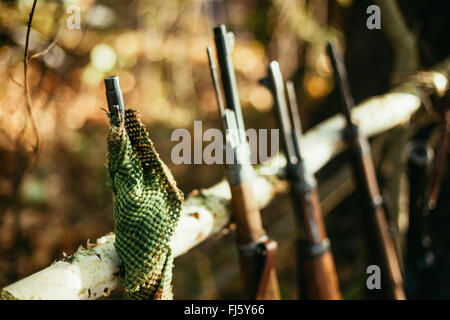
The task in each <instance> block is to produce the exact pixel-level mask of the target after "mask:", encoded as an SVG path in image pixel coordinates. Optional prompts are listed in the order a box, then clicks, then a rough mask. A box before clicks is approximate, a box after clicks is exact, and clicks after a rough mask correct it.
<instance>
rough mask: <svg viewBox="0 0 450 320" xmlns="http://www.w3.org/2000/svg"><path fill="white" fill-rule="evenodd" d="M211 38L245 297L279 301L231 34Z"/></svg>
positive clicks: (218, 31) (272, 250)
mask: <svg viewBox="0 0 450 320" xmlns="http://www.w3.org/2000/svg"><path fill="white" fill-rule="evenodd" d="M214 35H215V37H214V38H215V43H216V50H217V56H218V61H219V64H220V71H221V74H222V86H223V90H224V93H225V101H226V105H227V107H226V108H225V105H224V102H223V100H222V95H221V93H220V88H219V83H218V76H217V72H216V67H215V64H214V61H213V58H212V52H211V48H207V54H208V59H209V65H210V70H211V76H212V79H213V83H214V88H215V91H216V98H217V102H218V105H219V112H220V116H221V120H222V127H223V131H224V133H225V134H226V137H227V139H226V140H227V144H226V146H227V147H226V149H225V151H226V152H225V154H226V155H227V156H226V163H225V173H226V176H227V180H228V183H229V185H230V190H231V208H232V211H233V213H234V220H235V223H236V232H237V243H238V248H239V265H240V270H241V278H242V282H243V287H244V288H243V289H244V298H246V299H256V300H261V299H270V300H278V299H280V293H279V288H278V280H277V277H276V272H275V268H274V260H275V253H276V249H277V243H276V242H275V241H274V240H273V239H270V238H269V237H268V236H267V234H266V232H265V230H264V228H263V224H262V219H261V213H260V211H259V207H258V204H257V202H256V199H255V196H254V193H253V187H252V180H253V177H254V176H255V173H254V171H253V167H252V166H251V164H250V149H249V146H248V142H247V139H246V136H245V127H244V121H243V118H242V111H241V106H240V102H239V96H238V91H237V84H236V77H235V74H234V69H233V63H232V60H231V51H232V49H233V40H232V39H233V38H232V33H228V32H227V31H226V28H225V26H224V25H220V26H218V27H215V28H214ZM229 154H231V155H232V156H233V159H232V161H229V160H230V159H229V157H228V155H229Z"/></svg>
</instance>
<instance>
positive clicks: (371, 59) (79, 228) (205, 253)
mask: <svg viewBox="0 0 450 320" xmlns="http://www.w3.org/2000/svg"><path fill="white" fill-rule="evenodd" d="M32 4H33V1H32V0H1V1H0V287H2V286H4V285H6V284H9V283H11V282H13V281H16V280H18V279H20V278H23V277H25V276H27V275H29V274H31V273H34V272H36V271H38V270H40V269H42V268H44V267H46V266H48V265H49V264H50V263H51V262H52V261H54V260H55V259H58V258H61V257H62V256H63V252H66V253H67V254H71V253H73V252H74V251H75V250H76V249H77V247H78V246H79V245H81V244H86V240H87V239H91V240H92V241H93V240H95V239H97V238H98V237H100V236H102V235H104V234H106V233H108V232H110V231H112V230H113V225H114V221H113V213H112V193H111V190H110V189H109V187H108V185H107V171H106V168H105V161H106V136H107V133H108V126H109V123H108V118H107V117H106V115H105V112H104V111H102V109H101V108H107V107H106V99H105V95H104V85H103V79H104V78H105V77H107V76H110V75H118V76H120V81H121V85H122V89H123V91H124V94H125V101H126V105H127V106H128V107H133V108H137V109H139V110H140V112H141V113H142V118H143V120H144V122H145V123H146V125H147V128H148V129H149V130H150V136H151V138H152V140H153V141H154V143H155V145H156V148H157V150H158V151H159V153H160V154H161V156H162V158H163V160H164V161H165V162H166V164H167V165H168V166H169V167H170V169H171V170H172V173H173V174H174V176H175V178H176V180H177V182H178V185H179V186H180V188H181V189H182V191H183V192H184V193H185V194H186V195H187V194H188V193H190V192H191V191H192V190H194V189H199V188H207V187H209V186H212V185H213V184H215V183H216V182H218V181H219V180H220V179H222V177H223V167H222V166H219V165H214V166H207V165H174V164H173V163H172V162H171V161H170V154H171V149H172V147H173V146H174V145H175V144H176V142H171V141H170V135H171V132H172V131H173V130H174V129H176V128H188V129H189V130H192V127H193V121H194V120H203V129H206V128H209V127H219V125H220V122H219V119H218V113H217V104H216V101H215V96H214V91H213V86H212V84H211V80H210V73H209V69H208V65H207V58H206V54H205V47H206V46H208V45H213V38H212V37H213V36H212V27H213V26H215V25H216V24H219V23H226V24H227V27H228V29H229V30H231V31H233V32H234V33H235V38H236V46H235V50H234V52H233V59H234V65H235V68H236V73H237V78H238V86H239V93H240V97H241V102H242V106H243V112H244V117H245V121H246V126H247V128H256V129H258V128H272V127H274V125H275V123H274V120H273V117H272V110H271V108H272V103H273V100H272V97H271V94H270V92H269V91H268V90H267V89H265V88H264V87H262V86H261V85H259V84H258V79H259V78H261V77H264V76H265V75H266V68H267V65H268V63H269V62H270V61H271V60H278V61H279V62H280V65H281V68H282V72H283V74H284V77H285V79H292V80H294V83H295V86H296V89H297V92H298V97H299V101H300V114H301V117H302V122H303V126H304V129H305V130H307V129H308V128H311V127H312V126H314V125H315V124H317V123H319V122H320V121H322V120H324V119H326V118H327V117H329V116H331V115H333V114H335V113H337V112H338V110H339V109H338V105H337V98H336V97H337V96H335V94H333V92H334V91H333V89H334V82H333V78H332V76H333V75H332V71H331V69H330V67H329V64H328V60H327V58H326V55H325V52H324V48H323V40H324V39H325V38H327V37H330V36H331V35H333V36H336V37H338V39H339V40H340V42H341V43H342V45H343V47H344V48H345V58H346V62H347V67H348V71H349V78H350V83H351V87H352V90H353V94H354V96H355V100H356V102H360V101H361V100H363V99H365V98H368V97H370V96H373V95H377V94H382V93H385V92H386V91H388V90H389V89H390V88H391V87H392V86H393V85H394V84H395V83H396V82H397V81H398V77H396V75H397V73H395V72H394V71H396V70H395V69H396V61H394V56H395V54H394V49H393V46H392V42H390V41H389V40H388V38H387V35H386V33H385V32H384V30H383V28H384V25H383V28H382V29H381V30H368V29H367V27H366V19H367V18H368V14H367V13H366V9H367V7H368V6H369V5H371V4H373V3H372V1H369V0H358V1H356V0H353V1H352V0H310V1H307V0H298V1H293V0H246V1H242V0H226V1H217V0H215V1H206V0H204V1H202V0H184V1H183V0H150V1H143V0H141V1H139V0H125V1H112V0H102V1H97V0H79V1H76V0H63V1H56V0H55V1H50V0H48V1H44V0H39V1H38V3H37V6H36V11H35V13H34V18H33V24H32V26H33V27H32V29H31V33H30V42H29V50H30V57H32V59H31V60H30V61H29V63H28V66H27V73H28V84H29V88H30V92H31V95H30V98H31V101H29V102H28V103H27V101H26V97H25V95H24V65H23V57H24V47H25V38H26V30H27V21H28V17H29V13H30V10H31V6H32ZM398 4H399V7H400V9H401V13H402V14H403V17H404V21H405V22H406V26H407V28H408V29H409V30H410V31H411V34H412V35H413V36H414V38H415V39H416V49H417V50H416V52H417V61H415V62H416V63H417V66H415V67H416V68H420V69H421V68H428V67H432V66H433V65H435V64H436V63H438V62H440V61H442V60H444V59H445V58H446V57H447V56H448V55H449V53H450V42H449V41H446V35H447V34H449V32H450V20H449V19H448V17H447V13H448V12H450V2H449V1H445V0H435V1H425V0H420V1H406V0H399V1H398ZM73 5H75V6H77V7H78V8H80V17H81V21H80V28H79V29H70V28H68V25H67V23H68V21H72V22H73V20H71V19H72V18H71V17H72V15H73V13H74V11H71V8H72V9H73V7H71V6H73ZM214 8H215V10H213V9H214ZM68 9H69V10H68ZM36 53H38V54H37V55H36V56H34V57H33V55H34V54H36ZM397 71H398V70H397ZM409 71H415V70H409ZM27 106H28V107H30V108H28V107H27ZM396 130H397V129H394V130H393V131H394V132H389V133H387V134H385V135H383V136H381V137H377V139H376V140H377V141H379V144H380V145H383V146H385V145H386V143H389V141H391V140H392V139H390V138H393V137H395V138H397V137H401V135H400V134H399V132H401V129H398V130H400V131H396ZM399 139H400V138H399ZM394 140H395V139H394ZM386 141H387V142H386ZM374 143H376V141H374ZM381 148H382V147H380V148H378V149H377V148H376V146H374V155H375V157H376V159H377V150H379V149H381ZM377 161H378V162H377V163H379V160H377ZM402 165H403V164H402V163H401V166H402ZM343 166H345V161H343V160H342V159H341V160H339V159H337V160H336V163H335V164H334V165H333V164H330V166H327V168H325V169H324V170H322V171H323V172H321V173H319V182H321V183H322V182H323V183H325V182H326V181H328V182H329V180H330V179H329V177H330V176H332V173H333V172H334V171H336V170H337V169H336V168H338V167H339V168H340V167H343ZM389 168H390V169H389ZM392 170H393V169H392V165H391V166H390V167H389V166H388V167H387V169H386V168H385V170H384V171H383V170H380V172H379V174H380V181H381V183H382V187H383V190H385V191H386V192H385V194H386V195H388V196H389V188H390V185H389V177H390V176H391V175H392ZM448 180H449V179H446V182H445V183H446V184H445V185H444V186H443V190H448ZM328 185H329V187H328V188H329V189H330V188H331V189H332V185H333V184H332V183H331V182H330V183H328ZM324 189H326V188H325V187H324ZM324 193H326V192H325V191H323V190H322V188H321V194H322V195H324ZM350 193H351V192H350ZM324 196H325V195H324ZM341 200H342V199H341ZM391 206H394V207H395V206H396V205H395V204H391ZM447 208H449V206H447ZM324 211H325V213H327V214H328V217H327V220H326V221H327V227H328V233H329V237H330V239H331V242H332V247H333V250H334V256H335V259H336V263H337V268H338V274H339V277H340V282H341V288H342V290H343V295H344V298H347V299H358V298H360V297H361V295H362V290H361V283H365V281H364V280H363V279H365V276H366V275H365V266H364V260H363V251H364V249H363V244H362V242H361V235H360V232H359V225H358V224H357V223H355V219H354V217H355V215H356V214H358V207H357V205H356V204H355V201H354V199H353V198H352V197H349V198H347V200H345V201H343V202H340V201H339V203H334V204H330V205H328V206H325V208H324ZM397 211H398V210H397ZM447 211H448V210H447ZM443 212H445V210H443ZM262 213H263V217H264V222H265V225H266V226H267V231H268V233H269V234H270V235H272V236H273V237H274V238H275V239H276V240H277V241H278V242H279V247H280V249H279V253H278V260H277V268H278V272H279V278H280V286H281V290H282V296H283V298H285V299H296V298H298V293H297V288H296V282H295V280H294V279H295V278H296V271H295V270H296V269H295V266H296V261H295V259H293V257H294V256H295V255H294V254H293V253H294V252H295V239H296V235H295V228H294V226H295V223H294V215H293V210H292V208H291V203H290V199H289V197H288V196H282V197H279V198H278V199H276V200H275V201H274V202H273V203H272V204H271V205H270V206H269V207H268V208H266V209H264V210H263V212H262ZM439 217H440V218H439V219H441V220H437V222H436V223H435V224H436V226H437V227H436V228H438V229H439V226H441V227H440V228H441V229H439V230H444V227H443V226H445V223H443V221H444V222H445V221H446V222H447V223H448V215H447V218H443V217H445V216H444V214H442V216H439ZM445 219H447V220H445ZM447 225H448V224H447ZM225 233H226V232H225ZM436 234H439V233H436ZM440 237H441V238H439V239H438V240H439V241H440V243H443V246H448V244H450V241H448V240H449V239H448V235H447V234H446V233H445V232H441V235H440ZM234 244H235V242H234V235H233V232H228V233H226V234H221V235H220V236H217V237H213V238H212V239H209V240H208V241H206V242H205V243H203V244H201V245H199V246H198V247H196V248H194V249H192V250H191V251H190V252H189V253H187V254H185V255H183V256H181V257H179V258H177V259H176V260H175V269H174V283H173V285H174V297H175V299H218V298H236V297H238V296H239V275H238V264H237V255H236V251H235V250H236V249H235V246H234ZM443 281H444V280H443ZM447 283H448V282H447ZM447 286H448V284H447ZM119 294H120V292H116V293H113V295H112V297H120V295H119Z"/></svg>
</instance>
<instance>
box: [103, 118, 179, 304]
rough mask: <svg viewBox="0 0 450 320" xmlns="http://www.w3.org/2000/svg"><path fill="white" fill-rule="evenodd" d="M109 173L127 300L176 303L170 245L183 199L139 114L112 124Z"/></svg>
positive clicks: (118, 252)
mask: <svg viewBox="0 0 450 320" xmlns="http://www.w3.org/2000/svg"><path fill="white" fill-rule="evenodd" d="M107 166H108V173H109V180H110V184H111V188H112V191H113V193H114V219H115V227H114V231H115V234H116V240H115V248H116V250H117V254H118V255H119V257H120V259H121V260H122V263H123V266H122V267H123V270H122V271H123V275H124V288H125V296H124V298H126V299H172V285H171V281H172V267H173V255H172V251H171V248H170V240H171V237H172V235H173V233H174V230H175V226H176V225H177V223H178V220H179V217H180V212H181V205H182V202H183V194H182V192H181V191H180V190H178V188H177V185H176V182H175V180H174V179H173V177H172V174H171V173H170V171H169V169H168V168H167V167H166V165H165V164H164V163H163V162H162V161H161V159H160V158H159V155H158V153H157V152H156V150H155V148H154V147H153V143H152V141H151V140H150V139H149V137H148V133H147V131H146V130H145V127H144V125H143V123H142V122H141V121H140V118H139V114H138V112H136V111H134V110H130V109H128V110H126V113H125V121H122V122H121V124H120V125H119V126H115V125H114V124H112V123H111V128H110V132H109V136H108V163H107Z"/></svg>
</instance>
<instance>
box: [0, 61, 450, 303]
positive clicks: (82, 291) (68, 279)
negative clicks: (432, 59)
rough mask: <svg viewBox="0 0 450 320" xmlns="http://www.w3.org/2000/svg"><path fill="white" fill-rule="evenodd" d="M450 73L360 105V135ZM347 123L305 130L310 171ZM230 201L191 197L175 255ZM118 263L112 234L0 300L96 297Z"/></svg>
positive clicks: (260, 185) (221, 192)
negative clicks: (423, 87)
mask: <svg viewBox="0 0 450 320" xmlns="http://www.w3.org/2000/svg"><path fill="white" fill-rule="evenodd" d="M449 75H450V58H449V59H447V60H445V61H444V62H443V63H441V64H440V65H438V66H437V67H436V68H435V69H434V71H431V72H426V73H420V74H419V75H418V76H417V77H415V78H414V80H412V81H411V82H410V83H408V84H406V85H403V86H400V87H398V88H395V89H394V90H392V91H390V92H388V93H387V94H384V95H381V96H377V97H372V98H369V99H368V100H366V101H364V102H362V103H361V104H360V105H358V106H357V107H355V109H354V110H353V112H352V116H353V117H354V119H355V120H356V121H357V122H358V123H359V125H360V129H361V131H362V133H363V134H365V135H367V136H369V137H370V136H374V135H377V134H380V133H382V132H385V131H387V130H389V129H391V128H393V127H395V126H398V125H400V124H403V123H405V122H406V121H409V119H410V118H411V116H412V115H413V114H414V113H415V112H416V111H417V110H418V109H419V107H420V105H421V101H420V98H419V92H418V90H419V86H427V87H428V88H432V89H433V90H434V91H435V92H438V93H443V92H445V91H446V90H447V89H448V79H449ZM344 125H345V120H344V118H343V117H342V116H341V115H336V116H333V117H331V118H329V119H328V120H326V121H324V122H322V123H320V124H319V125H317V126H316V127H314V128H312V129H310V130H309V131H308V132H306V134H305V136H304V139H303V140H302V141H301V144H302V151H303V154H304V157H305V163H306V167H307V169H309V170H311V171H312V172H317V171H318V170H319V169H320V168H322V167H323V166H324V165H325V164H326V163H327V162H328V161H330V160H331V159H332V158H333V157H334V156H336V155H337V154H338V153H339V152H341V151H343V149H344V148H345V143H344V140H343V139H342V130H343V129H344ZM284 163H285V160H284V158H283V157H282V156H281V155H279V156H277V157H275V158H274V159H272V161H271V162H270V163H268V164H265V165H263V166H261V167H260V168H259V169H258V173H259V175H258V177H257V178H256V180H255V182H254V190H255V195H256V198H257V201H258V203H259V206H260V207H261V208H263V207H265V206H266V205H267V204H268V203H269V202H270V201H271V200H272V199H273V198H274V197H275V195H277V194H279V193H281V192H284V191H285V190H286V188H285V186H286V184H285V183H284V182H283V181H281V180H279V179H278V178H277V176H278V175H277V173H279V172H280V168H282V167H283V165H284ZM230 198H231V194H230V190H229V187H228V184H227V182H226V181H221V182H220V183H218V184H216V185H215V186H213V187H211V188H209V189H205V190H199V191H194V192H193V193H192V194H191V195H190V196H188V197H187V200H186V202H185V204H184V205H183V211H182V215H181V219H180V222H179V225H178V227H177V229H176V231H175V235H174V238H173V242H172V248H173V251H174V253H175V256H179V255H181V254H183V253H185V252H187V251H188V250H189V249H191V248H192V247H194V246H196V245H197V244H199V243H200V242H202V241H204V240H205V239H207V238H208V237H209V236H211V235H212V234H215V233H217V232H218V231H220V230H221V229H222V228H224V227H225V226H226V225H227V224H228V223H229V222H230V217H231V212H230V209H229V202H230ZM119 265H120V260H119V258H118V256H117V254H116V252H115V250H114V235H113V234H109V235H106V236H104V237H101V238H100V239H98V240H97V243H96V244H94V245H90V244H88V245H87V247H86V248H82V247H80V248H79V249H78V251H77V252H76V253H75V254H73V255H72V256H70V257H66V258H64V259H61V260H59V261H56V262H54V263H53V264H52V265H51V266H49V267H47V268H46V269H44V270H42V271H39V272H37V273H35V274H33V275H31V276H29V277H27V278H24V279H22V280H20V281H17V282H15V283H13V284H11V285H9V286H7V287H5V288H3V290H2V291H1V293H0V298H4V299H81V300H84V299H96V298H98V297H100V296H102V295H108V294H109V292H110V291H111V290H112V289H114V288H116V287H117V286H118V284H119V283H120V278H119V276H118V275H119V274H118V271H119Z"/></svg>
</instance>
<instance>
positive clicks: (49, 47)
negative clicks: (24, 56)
mask: <svg viewBox="0 0 450 320" xmlns="http://www.w3.org/2000/svg"><path fill="white" fill-rule="evenodd" d="M55 45H56V39H54V40H53V41H52V42H51V43H50V45H49V46H48V47H47V49H45V50H42V51H41V52H37V53H35V54H33V55H32V56H31V57H30V58H29V59H28V61H31V60H33V59H37V58H39V57H42V56H45V55H46V54H47V53H48V52H49V51H50V50H52V49H53V47H54V46H55Z"/></svg>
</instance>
